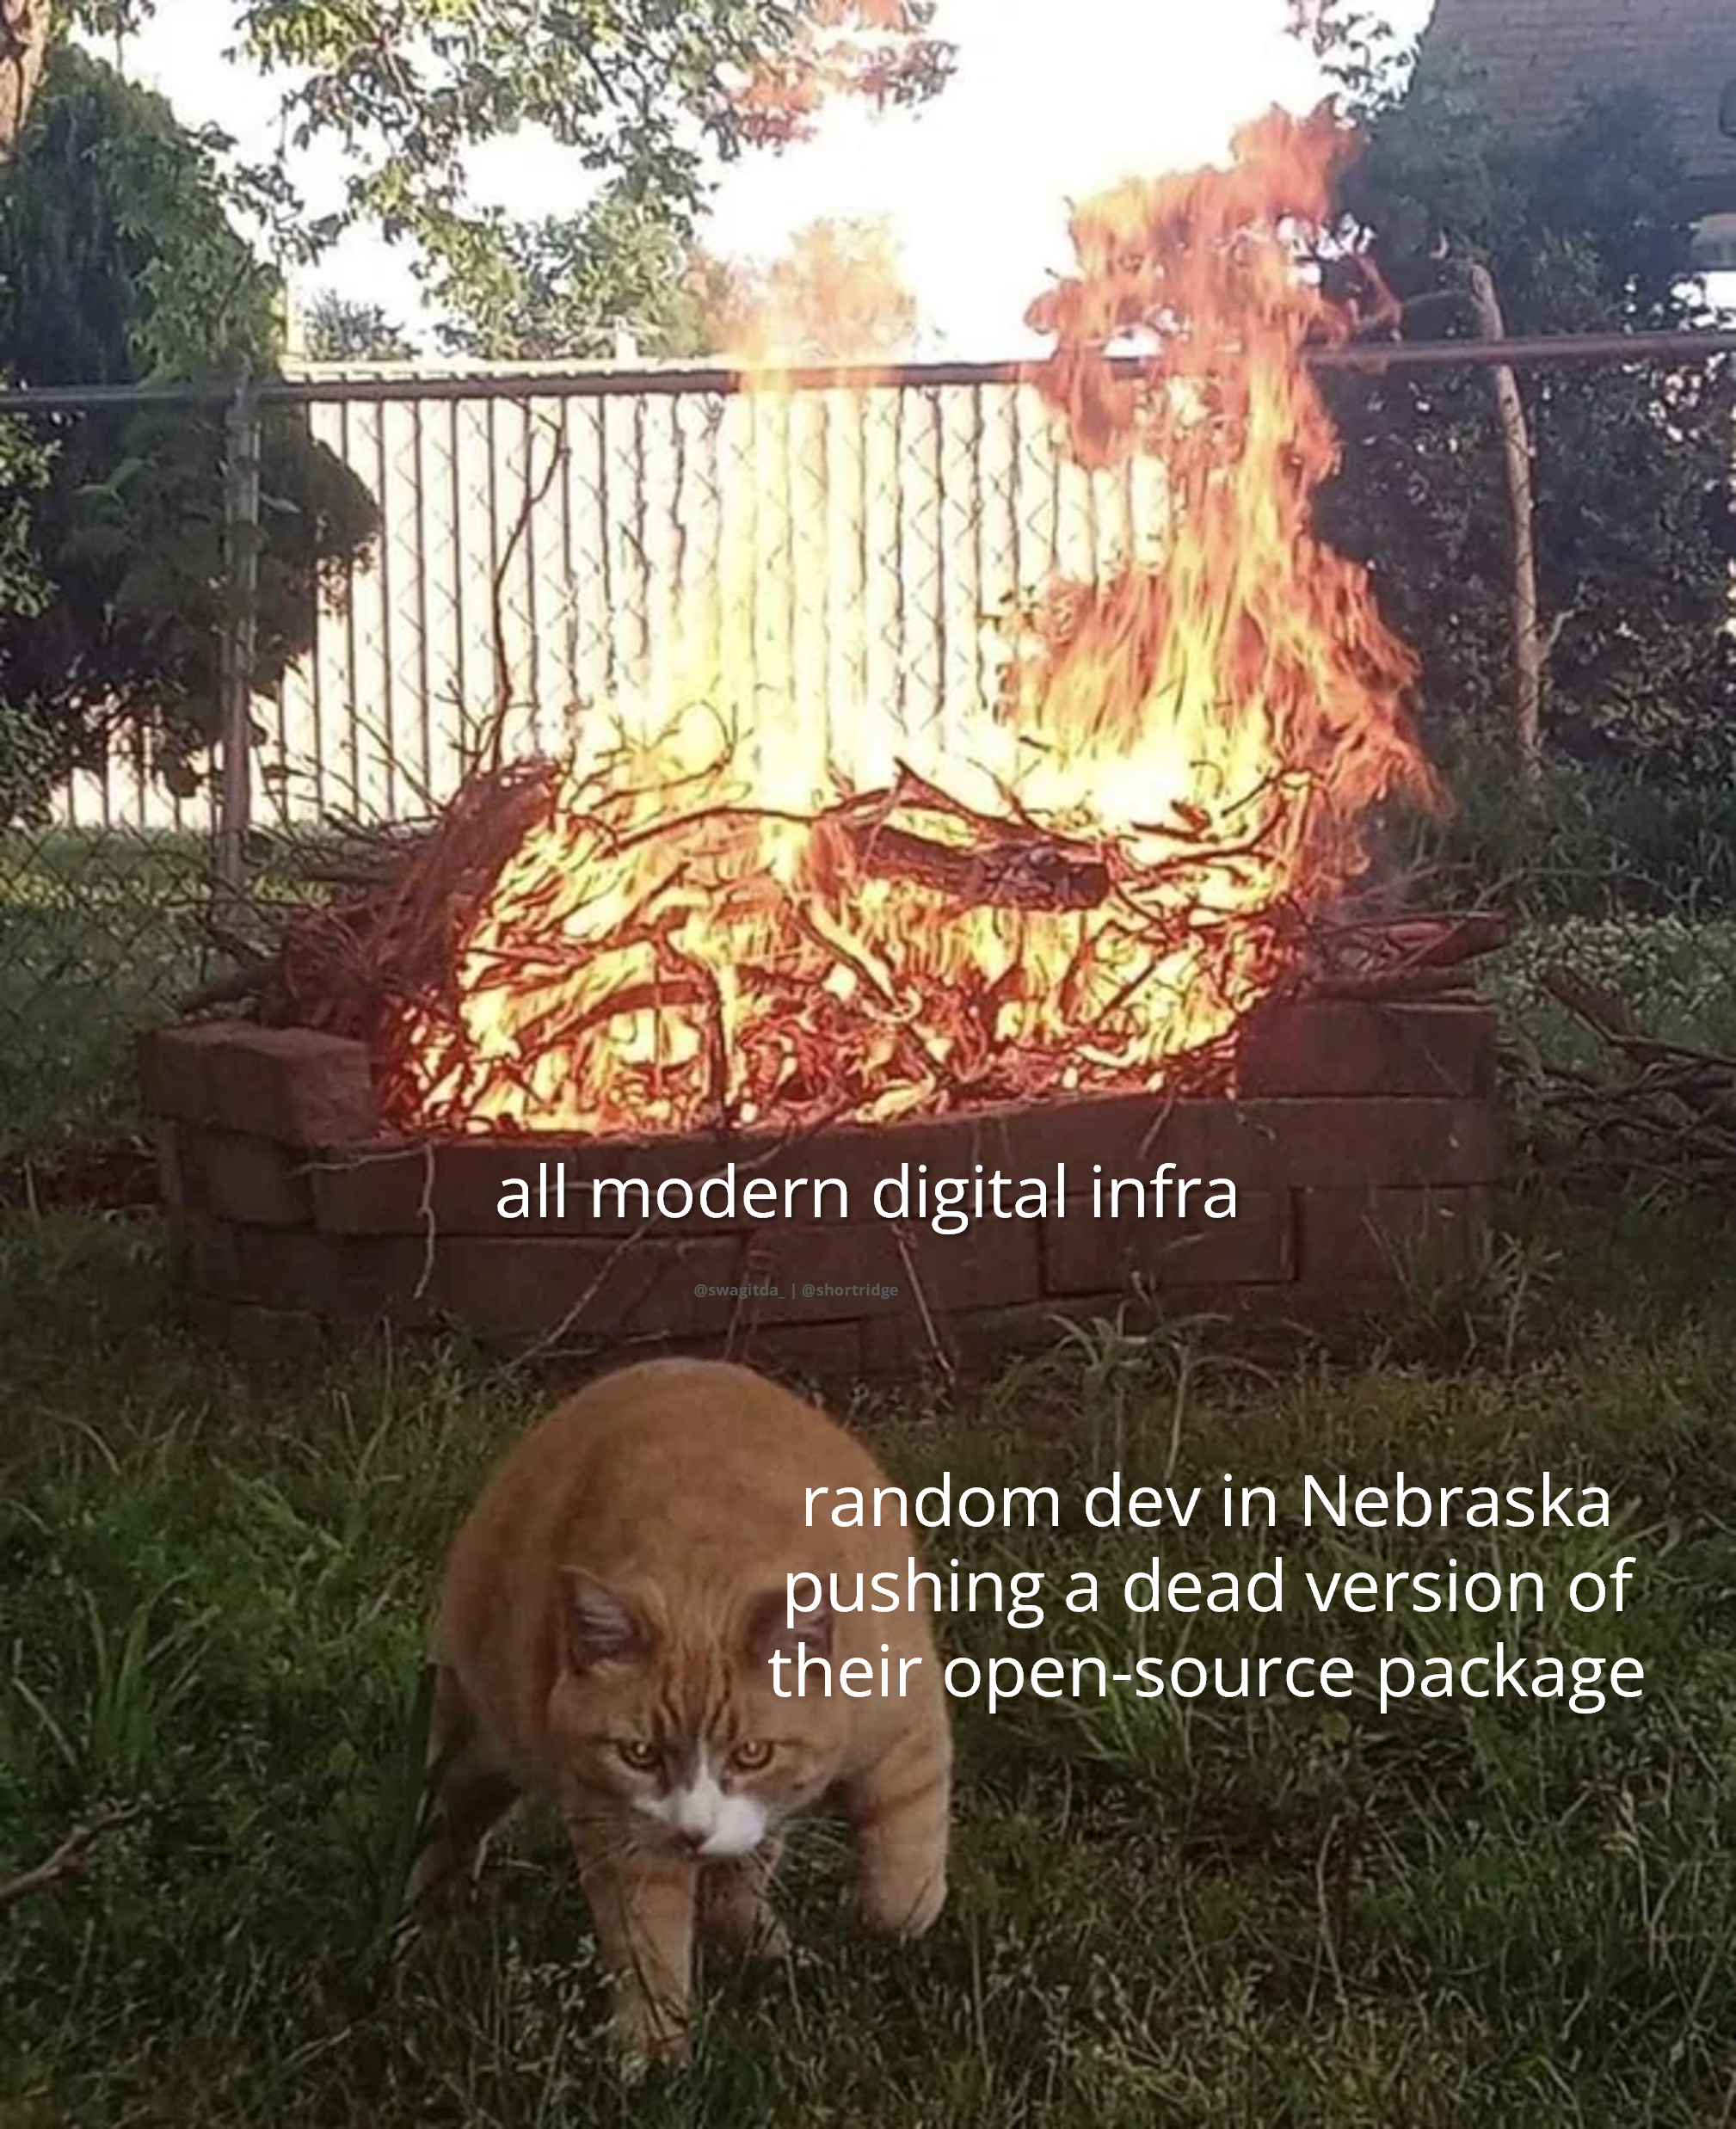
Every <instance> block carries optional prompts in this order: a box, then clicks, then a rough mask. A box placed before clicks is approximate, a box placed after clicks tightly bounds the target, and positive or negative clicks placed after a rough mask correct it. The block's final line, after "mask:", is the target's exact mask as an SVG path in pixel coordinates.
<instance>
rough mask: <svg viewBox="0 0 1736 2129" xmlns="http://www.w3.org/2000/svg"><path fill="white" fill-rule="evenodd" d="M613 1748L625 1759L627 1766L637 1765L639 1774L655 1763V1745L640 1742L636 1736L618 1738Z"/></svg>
mask: <svg viewBox="0 0 1736 2129" xmlns="http://www.w3.org/2000/svg"><path fill="white" fill-rule="evenodd" d="M615 1750H616V1751H618V1752H619V1754H620V1756H621V1757H622V1758H623V1759H624V1760H625V1761H626V1763H627V1764H628V1766H630V1767H637V1769H638V1770H639V1772H640V1773H641V1774H643V1773H646V1772H647V1771H648V1770H649V1769H651V1768H653V1767H655V1766H656V1763H657V1748H656V1745H655V1744H642V1743H641V1742H640V1741H639V1739H638V1738H619V1739H618V1740H617V1742H616V1745H615Z"/></svg>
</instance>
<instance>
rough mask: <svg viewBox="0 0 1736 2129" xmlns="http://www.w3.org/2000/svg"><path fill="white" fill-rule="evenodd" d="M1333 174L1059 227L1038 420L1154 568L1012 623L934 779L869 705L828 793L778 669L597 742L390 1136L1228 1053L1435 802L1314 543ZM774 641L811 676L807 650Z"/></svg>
mask: <svg viewBox="0 0 1736 2129" xmlns="http://www.w3.org/2000/svg"><path fill="white" fill-rule="evenodd" d="M1347 145H1348V144H1347V142H1346V139H1345V136H1344V134H1343V133H1342V132H1340V131H1339V130H1338V129H1337V128H1336V127H1334V126H1333V124H1332V123H1331V121H1330V120H1329V119H1328V118H1327V117H1326V116H1324V115H1322V116H1320V117H1317V118H1315V119H1314V120H1308V121H1307V122H1302V123H1299V122H1297V121H1295V120H1290V119H1288V118H1286V117H1284V116H1283V115H1282V114H1272V115H1271V117H1270V118H1268V119H1266V120H1263V121H1261V122H1260V123H1259V125H1257V126H1253V127H1251V128H1249V129H1248V130H1247V132H1245V133H1244V134H1243V135H1242V136H1241V137H1240V139H1239V141H1238V142H1237V152H1236V160H1235V163H1234V168H1233V169H1229V170H1227V171H1225V170H1207V171H1203V172H1198V173H1195V174H1192V175H1183V176H1174V177H1168V178H1164V179H1161V180H1159V181H1156V182H1151V183H1144V184H1129V185H1126V186H1123V187H1122V188H1119V189H1117V191H1115V192H1114V193H1112V194H1108V195H1106V196H1105V197H1104V198H1102V199H1099V200H1094V201H1093V202H1091V203H1090V204H1089V205H1088V206H1085V207H1083V208H1081V209H1080V210H1079V211H1078V212H1077V213H1076V214H1075V216H1074V227H1073V233H1074V245H1075V248H1076V251H1077V255H1078V268H1079V270H1078V273H1077V275H1076V277H1075V278H1073V279H1070V280H1066V281H1063V282H1062V283H1060V284H1059V285H1058V286H1056V287H1055V288H1054V289H1052V290H1051V291H1050V293H1049V294H1047V295H1046V296H1045V297H1044V298H1043V299H1042V300H1041V301H1040V302H1039V303H1038V304H1037V305H1035V306H1034V307H1033V310H1032V311H1031V323H1032V324H1033V326H1035V327H1036V328H1037V329H1039V330H1041V331H1043V332H1044V333H1046V334H1049V335H1052V336H1053V337H1054V339H1055V342H1056V352H1055V354H1054V355H1053V356H1052V357H1051V359H1050V361H1049V362H1048V364H1047V365H1046V366H1044V369H1043V373H1042V376H1041V378H1040V380H1039V381H1040V383H1041V385H1042V389H1043V391H1044V393H1045V394H1046V396H1047V397H1049V398H1050V401H1051V403H1053V404H1054V405H1055V406H1056V409H1058V410H1059V412H1060V414H1061V415H1062V418H1063V419H1064V421H1065V425H1066V430H1067V434H1068V440H1069V442H1070V446H1071V449H1072V452H1073V453H1074V456H1075V457H1076V458H1078V459H1079V460H1080V462H1081V463H1082V464H1085V465H1126V464H1130V463H1131V462H1137V463H1136V464H1135V471H1137V472H1140V473H1142V474H1143V475H1148V476H1151V477H1155V478H1157V479H1160V481H1161V482H1162V483H1163V484H1164V487H1163V492H1164V494H1165V495H1167V512H1166V532H1165V536H1164V540H1163V551H1161V552H1160V553H1157V554H1148V555H1136V556H1134V557H1131V558H1130V559H1127V560H1124V561H1123V564H1122V566H1121V569H1120V573H1119V574H1118V575H1114V576H1112V577H1111V578H1110V579H1109V580H1108V581H1104V582H1101V583H1098V584H1090V585H1075V586H1064V587H1059V588H1054V589H1053V590H1052V592H1051V594H1050V596H1048V597H1047V598H1046V599H1044V600H1041V601H1040V602H1039V603H1038V606H1037V610H1036V611H1035V612H1032V613H1031V614H1029V615H1028V616H1027V617H1026V619H1027V623H1028V628H1029V635H1028V640H1027V641H1025V643H1022V644H1019V645H1016V646H1015V647H1014V650H1015V655H1014V656H1013V661H1012V663H1011V664H1010V666H1009V667H1008V668H1007V672H1006V674H1005V676H1004V684H1003V686H1002V688H1001V690H1000V698H999V699H998V700H997V701H994V702H990V701H984V702H982V704H981V705H980V706H979V708H978V710H977V711H976V714H975V716H974V717H973V718H972V719H971V720H970V724H969V727H968V729H967V731H966V733H965V735H964V737H963V741H962V742H961V738H960V735H959V732H958V730H957V728H956V725H955V729H953V732H952V735H951V742H950V744H946V745H942V744H941V743H940V742H939V741H930V742H928V743H926V745H919V744H918V743H917V742H915V741H913V740H912V739H911V738H910V737H909V735H907V734H906V733H905V732H904V731H903V730H902V729H901V727H900V725H899V723H898V720H897V718H896V716H895V715H894V714H892V713H891V712H890V711H881V712H878V713H877V711H876V710H875V707H874V705H871V704H866V703H865V704H863V705H861V707H860V710H859V713H858V717H857V719H856V721H855V722H854V723H853V726H852V729H850V731H849V733H848V734H847V752H848V758H847V759H843V760H840V758H839V752H840V742H839V741H838V740H837V739H836V738H835V737H834V740H833V741H831V742H830V753H829V757H828V741H827V739H826V735H824V734H823V733H820V734H817V735H816V734H814V733H813V732H812V730H811V726H812V723H813V719H812V718H811V717H810V718H808V719H807V720H806V721H805V723H804V720H803V711H802V708H801V703H800V691H799V689H798V687H797V685H796V683H795V679H794V673H795V672H799V671H800V670H802V669H804V668H803V646H802V645H801V644H800V643H797V646H796V652H795V656H794V660H793V669H792V679H791V688H790V691H789V693H788V695H787V698H783V699H777V700H773V701H770V702H768V701H767V700H766V698H765V693H764V691H763V689H761V690H760V691H758V692H756V691H754V690H753V689H748V688H743V689H742V690H741V699H740V700H736V699H734V698H729V689H728V686H727V674H726V676H725V682H726V684H725V686H723V688H722V689H721V690H720V689H718V688H717V687H716V686H712V687H711V688H710V689H709V690H708V691H706V692H705V696H704V697H703V698H702V696H701V694H700V692H699V691H697V690H690V691H687V692H686V693H685V694H684V693H683V692H681V691H680V690H677V691H676V692H675V693H674V695H673V696H672V697H670V698H668V709H669V711H670V712H671V714H670V716H669V721H668V723H667V725H666V726H665V728H664V729H650V728H649V727H648V726H646V725H645V723H643V720H640V721H639V722H638V723H637V724H636V723H634V722H633V721H632V720H624V721H623V727H622V730H621V732H620V734H619V737H618V739H617V740H616V741H614V742H613V744H612V745H611V747H610V748H608V749H607V750H606V751H603V752H598V753H595V754H593V755H592V756H591V757H590V758H588V759H587V760H584V761H582V762H576V763H574V764H573V765H571V766H569V769H568V770H567V771H566V772H565V773H564V774H563V776H562V777H561V778H559V779H557V781H555V782H554V783H552V784H551V787H550V790H551V795H550V797H549V799H548V802H547V803H546V804H545V806H544V807H543V809H542V810H541V812H540V814H539V817H538V818H537V819H536V820H535V821H534V822H533V824H532V828H530V830H529V832H528V833H527V834H525V835H524V837H523V840H522V841H521V842H520V845H519V846H518V848H517V850H516V852H515V853H514V855H513V856H512V857H511V858H509V859H508V862H507V863H506V865H504V866H503V867H502V870H501V871H500V873H499V876H498V878H497V879H496V883H495V884H494V887H493V889H492V891H491V893H490V894H489V895H488V897H487V899H486V901H485V903H484V905H483V908H482V909H481V911H480V914H478V915H477V917H476V919H475V920H474V921H473V922H472V923H471V925H470V926H469V928H468V931H467V933H466V935H465V938H464V940H463V943H462V946H461V951H460V953H459V959H458V963H457V969H456V982H455V985H454V986H453V992H452V995H451V996H450V997H448V998H445V999H442V1000H440V1001H439V1002H438V1003H436V1002H434V1000H423V1001H422V1002H420V1003H418V1004H417V1005H416V1006H414V1007H413V1008H409V1009H407V1010H405V1011H404V1012H402V1013H401V1014H400V1016H399V1018H397V1021H396V1022H395V1023H394V1024H393V1025H392V1026H391V1028H390V1029H389V1031H388V1039H387V1043H386V1057H387V1064H388V1072H387V1079H388V1086H389V1088H390V1089H391V1090H392V1092H391V1098H392V1099H393V1101H394V1103H395V1104H396V1106H397V1109H398V1111H399V1113H400V1117H401V1120H402V1121H403V1122H404V1123H415V1124H417V1125H420V1126H422V1127H424V1128H435V1129H502V1128H504V1129H563V1130H579V1131H588V1132H606V1131H618V1130H662V1131H681V1130H691V1129H699V1128H703V1127H706V1126H711V1125H715V1124H717V1123H726V1122H727V1123H737V1124H757V1125H761V1126H765V1125H772V1126H785V1125H798V1124H802V1123H809V1122H812V1121H814V1120H816V1119H817V1118H820V1117H828V1118H830V1117H852V1118H858V1119H862V1120H879V1119H885V1118H890V1117H897V1116H904V1115H908V1114H911V1113H913V1112H921V1111H929V1112H933V1111H941V1110H945V1109H951V1108H957V1107H958V1106H961V1105H963V1104H971V1103H977V1102H987V1101H994V1100H1009V1099H1015V1100H1016V1099H1030V1098H1043V1097H1045V1096H1053V1095H1058V1094H1061V1093H1062V1092H1083V1091H1098V1092H1102V1091H1110V1090H1117V1089H1133V1088H1139V1087H1154V1086H1160V1085H1161V1084H1162V1082H1163V1080H1164V1077H1165V1074H1166V1070H1167V1068H1173V1062H1174V1061H1175V1060H1177V1059H1178V1058H1179V1057H1181V1056H1183V1055H1185V1054H1187V1053H1189V1052H1192V1051H1196V1050H1197V1049H1200V1048H1201V1047H1202V1046H1204V1045H1208V1044H1210V1043H1214V1042H1215V1041H1216V1040H1218V1039H1219V1038H1221V1037H1223V1036H1224V1035H1225V1034H1226V1033H1227V1032H1228V1031H1229V1030H1230V1029H1231V1028H1233V1026H1234V1024H1235V1022H1236V1021H1237V1019H1238V1018H1240V1016H1241V1014H1242V1013H1244V1012H1246V1011H1247V1008H1248V1007H1249V1006H1251V1005H1252V1004H1253V1003H1254V1002H1255V1001H1256V1000H1258V999H1259V997H1260V996H1261V995H1263V994H1265V992H1266V991H1267V990H1268V989H1269V988H1271V985H1272V984H1273V983H1274V981H1277V979H1278V978H1279V977H1280V976H1281V975H1283V974H1284V971H1285V969H1286V967H1287V966H1289V965H1290V957H1292V956H1293V954H1294V953H1295V951H1296V945H1295V941H1296V934H1297V925H1296V920H1297V918H1298V917H1299V916H1302V915H1306V914H1307V913H1308V912H1309V911H1311V910H1315V909H1318V908H1320V907H1321V906H1322V905H1323V904H1325V903H1327V902H1328V901H1331V899H1332V898H1333V896H1334V895H1336V894H1337V893H1338V891H1339V889H1341V888H1342V887H1343V886H1344V884H1345V883H1346V882H1347V881H1349V880H1350V879H1351V878H1353V877H1355V876H1356V875H1357V872H1358V871H1360V870H1361V869H1362V867H1363V865H1364V856H1363V852H1362V849H1361V846H1360V845H1359V842H1358V838H1357V822H1358V820H1359V819H1360V818H1361V817H1362V816H1363V815H1364V814H1365V813H1366V811H1367V809H1368V808H1369V807H1370V805H1371V804H1373V803H1375V802H1376V801H1378V800H1379V799H1381V798H1382V797H1385V796H1387V795H1388V794H1389V793H1392V792H1394V791H1397V790H1399V789H1400V788H1406V789H1408V790H1409V791H1412V792H1413V793H1417V794H1419V795H1426V794H1427V793H1428V792H1429V791H1431V778H1430V777H1429V773H1428V771H1427V769H1426V767H1425V765H1424V763H1423V762H1422V760H1421V759H1420V756H1419V753H1418V751H1417V748H1416V746H1415V744H1414V741H1413V738H1412V737H1411V735H1410V730H1409V727H1408V723H1407V715H1406V706H1405V705H1406V697H1407V691H1408V688H1409V686H1410V683H1411V680H1412V677H1413V671H1412V663H1411V660H1410V658H1409V656H1408V655H1407V652H1406V651H1405V649H1403V647H1402V646H1401V645H1400V643H1397V642H1396V641H1395V640H1394V638H1393V637H1392V636H1391V635H1390V634H1388V631H1386V630H1385V628H1384V627H1383V626H1382V623H1381V621H1380V619H1379V617H1378V615H1377V614H1376V610H1375V606H1374V602H1373V600H1372V597H1371V595H1370V589H1369V587H1368V584H1367V582H1366V580H1365V578H1364V574H1363V572H1362V571H1361V570H1360V569H1357V568H1355V567H1353V566H1352V565H1351V564H1350V563H1347V562H1345V561H1344V560H1343V559H1342V558H1341V557H1338V556H1336V555H1333V554H1332V553H1329V552H1328V551H1326V550H1325V549H1323V548H1322V547H1321V546H1320V545H1318V544H1317V543H1316V542H1315V541H1314V538H1312V536H1311V534H1310V532H1309V506H1310V500H1311V497H1312V495H1313V493H1314V489H1316V488H1317V487H1318V485H1319V484H1320V482H1321V480H1322V479H1323V478H1324V477H1326V476H1327V474H1328V473H1329V472H1330V471H1331V470H1332V467H1333V464H1334V462H1335V457H1336V444H1335V440H1334V437H1333V431H1332V427H1331V424H1330V421H1329V420H1328V417H1327V413H1326V410H1325V408H1324V406H1323V404H1322V403H1321V401H1320V397H1319V394H1318V392H1317V391H1316V390H1315V388H1314V385H1313V383H1312V381H1311V379H1310V378H1309V375H1308V372H1307V370H1306V368H1305V366H1303V364H1302V360H1301V350H1302V347H1303V344H1304V342H1308V341H1311V340H1318V339H1320V338H1323V337H1330V336H1333V335H1339V334H1342V332H1343V331H1344V330H1345V325H1346V323H1347V322H1346V321H1345V319H1344V318H1342V317H1339V316H1337V315H1335V314H1333V313H1332V312H1331V311H1329V309H1328V306H1327V304H1326V303H1325V301H1324V300H1323V298H1321V296H1320V293H1319V292H1318V290H1317V288H1316V287H1315V286H1314V284H1313V282H1312V280H1310V278H1309V276H1308V274H1307V273H1306V271H1305V270H1304V269H1303V268H1302V265H1301V264H1300V262H1299V253H1300V245H1299V244H1298V243H1297V241H1296V235H1297V232H1300V233H1301V234H1302V236H1306V235H1307V234H1308V232H1309V231H1310V230H1311V229H1312V228H1316V227H1318V225H1320V224H1321V223H1322V222H1323V221H1324V219H1325V218H1326V215H1327V200H1328V186H1329V181H1330V178H1331V175H1332V171H1333V167H1334V164H1335V163H1336V160H1337V158H1338V157H1339V156H1340V155H1341V154H1342V153H1343V152H1344V151H1345V148H1346V146H1347ZM1117 345H1119V346H1122V347H1128V346H1131V347H1132V348H1135V349H1136V351H1137V352H1139V353H1141V354H1145V355H1147V356H1148V357H1150V358H1151V359H1150V360H1148V361H1146V362H1144V363H1142V364H1140V365H1138V366H1135V367H1133V368H1131V369H1130V368H1129V367H1128V366H1124V365H1117V364H1116V363H1115V362H1113V361H1111V359H1110V354H1109V351H1110V350H1111V349H1112V348H1115V347H1117ZM760 389H768V390H769V389H776V380H775V379H773V378H766V379H762V380H760ZM788 433H789V432H788V428H787V426H786V427H785V430H784V434H785V435H786V436H787V434H788ZM772 455H773V456H779V454H777V453H775V452H774V453H773V454H772ZM765 471H766V496H767V497H768V498H770V497H773V496H776V497H782V498H787V495H788V493H789V485H788V481H787V471H788V469H787V467H786V466H785V465H783V464H782V463H781V462H780V463H778V464H775V465H770V464H768V465H766V468H765ZM766 507H768V508H770V507H773V505H772V504H771V503H770V502H769V501H768V503H767V506H766ZM778 507H782V508H786V509H787V508H788V504H787V501H784V502H782V504H781V505H779V506H778ZM847 529H851V528H846V530H847ZM844 618H845V619H846V620H853V625H856V626H858V627H860V628H863V629H865V627H866V625H867V624H866V621H865V618H862V617H860V616H856V617H850V616H848V615H846V616H845V617H844ZM805 625H806V626H807V627H809V628H810V629H811V630H812V631H815V632H816V637H818V638H819V640H818V641H817V642H816V643H814V644H812V645H810V646H809V650H810V654H811V658H812V660H813V661H815V662H814V663H810V665H809V666H808V667H807V668H805V669H807V670H810V671H812V670H819V671H822V672H823V671H825V670H826V669H827V663H828V659H830V658H832V657H834V656H835V655H836V654H837V650H838V645H837V643H836V642H835V640H834V639H835V635H836V631H838V629H839V627H840V616H839V614H838V612H836V611H835V610H834V611H832V612H828V613H824V614H810V615H808V616H806V617H805ZM722 640H723V647H724V654H725V659H726V662H727V654H728V642H729V630H728V627H727V625H726V626H725V628H724V629H723V637H722ZM725 698H729V699H727V700H726V699H725Z"/></svg>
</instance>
